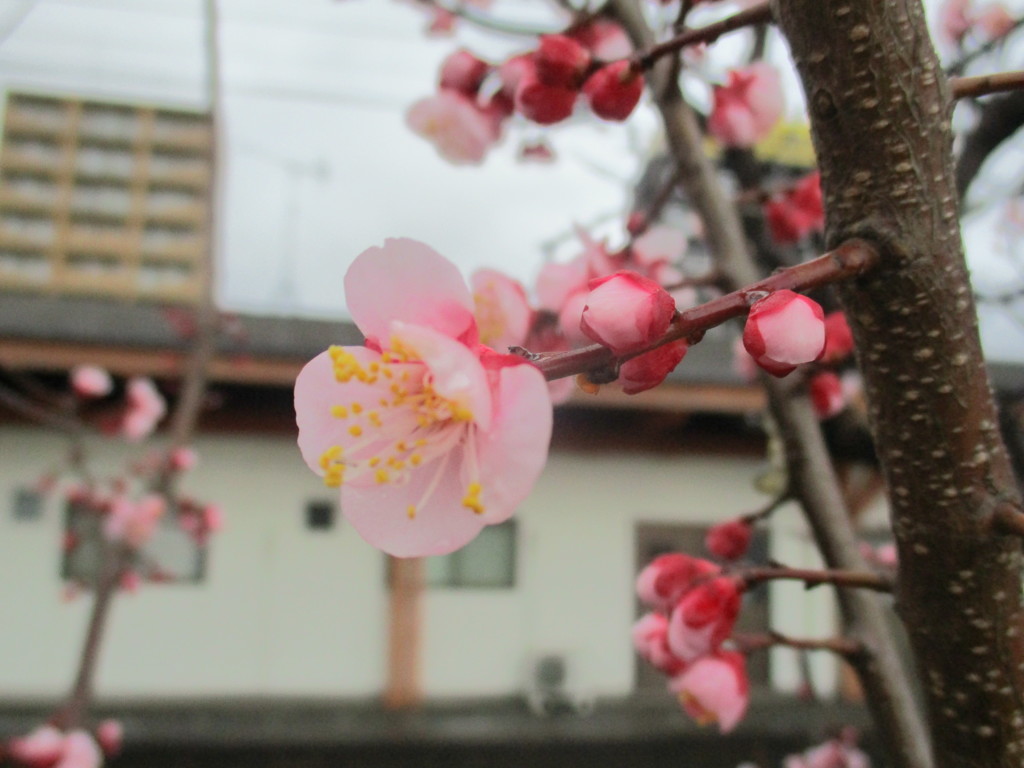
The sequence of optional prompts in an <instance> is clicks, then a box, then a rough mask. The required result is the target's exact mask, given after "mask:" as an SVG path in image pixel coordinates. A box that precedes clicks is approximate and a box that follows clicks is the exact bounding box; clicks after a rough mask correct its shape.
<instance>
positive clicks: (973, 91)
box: [949, 71, 1024, 99]
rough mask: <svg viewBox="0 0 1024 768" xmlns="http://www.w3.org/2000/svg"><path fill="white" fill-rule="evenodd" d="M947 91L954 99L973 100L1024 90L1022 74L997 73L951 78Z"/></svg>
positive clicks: (1023, 76) (1023, 73) (1019, 72)
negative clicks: (993, 94) (992, 94)
mask: <svg viewBox="0 0 1024 768" xmlns="http://www.w3.org/2000/svg"><path fill="white" fill-rule="evenodd" d="M949 89H950V91H951V92H952V94H953V98H954V99H973V98H977V97H978V96H986V95H988V94H990V93H1001V92H1003V91H1019V90H1024V72H1021V71H1017V72H997V73H996V74H994V75H978V76H977V77H953V78H950V81H949Z"/></svg>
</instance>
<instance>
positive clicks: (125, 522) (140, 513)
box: [103, 493, 167, 549]
mask: <svg viewBox="0 0 1024 768" xmlns="http://www.w3.org/2000/svg"><path fill="white" fill-rule="evenodd" d="M166 509H167V502H166V501H165V500H164V497H163V496H161V495H159V494H155V493H154V494H149V495H147V496H143V497H142V498H141V499H139V500H138V501H134V500H132V499H129V498H127V497H125V496H117V497H115V498H114V500H113V502H111V505H110V511H109V512H108V513H107V516H106V517H105V518H104V519H103V535H104V536H106V538H107V540H108V541H116V542H120V543H122V544H125V545H127V546H129V547H132V548H133V549H138V548H139V547H141V546H143V545H144V544H145V543H146V542H147V541H149V540H150V539H151V538H152V537H153V534H154V533H155V532H156V527H157V524H158V523H159V521H160V517H161V516H162V515H163V514H164V512H165V511H166Z"/></svg>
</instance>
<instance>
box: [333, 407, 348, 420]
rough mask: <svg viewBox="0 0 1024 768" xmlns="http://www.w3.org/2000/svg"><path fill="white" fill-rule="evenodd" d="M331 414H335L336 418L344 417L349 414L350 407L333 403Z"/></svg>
mask: <svg viewBox="0 0 1024 768" xmlns="http://www.w3.org/2000/svg"><path fill="white" fill-rule="evenodd" d="M331 416H333V417H334V418H336V419H344V418H346V417H347V416H348V408H346V407H345V406H344V405H332V406H331Z"/></svg>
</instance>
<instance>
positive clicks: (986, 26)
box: [977, 3, 1017, 40]
mask: <svg viewBox="0 0 1024 768" xmlns="http://www.w3.org/2000/svg"><path fill="white" fill-rule="evenodd" d="M1016 23H1017V20H1016V19H1015V18H1013V15H1012V14H1011V13H1010V12H1009V11H1008V10H1007V9H1006V6H1005V5H1003V4H1002V3H992V4H991V5H987V6H985V7H984V8H983V9H982V10H981V11H980V12H979V13H978V20H977V26H978V29H980V30H981V31H982V33H984V35H985V37H986V38H987V39H989V40H998V39H999V38H1001V37H1005V36H1006V35H1007V34H1009V33H1010V31H1011V30H1012V29H1013V27H1014V25H1015V24H1016Z"/></svg>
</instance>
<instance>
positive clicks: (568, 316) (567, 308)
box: [558, 290, 591, 347]
mask: <svg viewBox="0 0 1024 768" xmlns="http://www.w3.org/2000/svg"><path fill="white" fill-rule="evenodd" d="M588 296H589V293H588V292H587V291H585V290H583V291H577V292H576V293H574V294H572V295H571V296H569V297H568V298H566V300H565V303H564V304H562V309H561V311H560V312H559V313H558V327H559V329H561V331H562V335H563V336H564V337H565V339H566V340H567V341H568V342H569V344H570V345H571V346H574V347H582V346H585V345H587V344H590V343H591V340H590V337H589V336H587V334H586V333H584V332H583V329H582V327H581V326H580V322H581V320H582V318H583V310H584V309H585V308H586V306H587V297H588Z"/></svg>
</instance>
